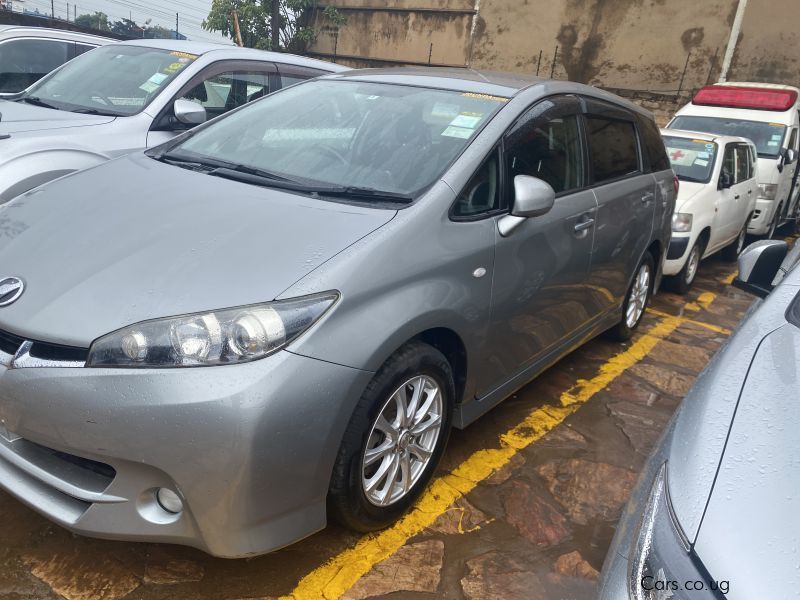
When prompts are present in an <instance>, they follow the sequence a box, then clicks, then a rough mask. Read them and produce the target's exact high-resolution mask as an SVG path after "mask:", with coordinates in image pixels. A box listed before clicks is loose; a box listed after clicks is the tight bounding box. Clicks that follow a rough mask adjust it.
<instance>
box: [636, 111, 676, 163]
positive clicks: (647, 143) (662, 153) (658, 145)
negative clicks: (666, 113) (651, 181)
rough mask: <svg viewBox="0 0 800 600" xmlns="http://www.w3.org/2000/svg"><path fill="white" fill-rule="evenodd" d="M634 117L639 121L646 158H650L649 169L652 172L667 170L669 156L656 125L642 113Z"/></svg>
mask: <svg viewBox="0 0 800 600" xmlns="http://www.w3.org/2000/svg"><path fill="white" fill-rule="evenodd" d="M636 119H637V121H638V122H639V131H640V132H641V134H642V142H643V143H644V149H645V152H646V153H647V158H648V159H649V160H650V170H651V171H653V172H654V173H658V172H659V171H666V170H668V169H669V168H670V162H669V157H668V156H667V151H666V148H664V142H663V141H662V138H661V132H659V130H658V127H657V126H656V124H655V123H654V122H653V121H652V120H651V119H648V118H647V117H645V116H643V115H636Z"/></svg>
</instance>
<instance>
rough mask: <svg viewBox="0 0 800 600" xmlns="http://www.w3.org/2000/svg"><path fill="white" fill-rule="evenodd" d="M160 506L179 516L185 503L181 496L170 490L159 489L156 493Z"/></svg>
mask: <svg viewBox="0 0 800 600" xmlns="http://www.w3.org/2000/svg"><path fill="white" fill-rule="evenodd" d="M156 500H158V504H159V505H160V506H161V508H163V509H164V510H165V511H167V512H171V513H173V514H178V513H179V512H181V511H182V510H183V501H182V500H181V498H180V496H178V494H176V493H175V492H173V491H172V490H171V489H169V488H158V491H157V492H156Z"/></svg>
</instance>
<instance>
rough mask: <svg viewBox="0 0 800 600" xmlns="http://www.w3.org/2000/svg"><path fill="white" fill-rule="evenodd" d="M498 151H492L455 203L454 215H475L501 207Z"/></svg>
mask: <svg viewBox="0 0 800 600" xmlns="http://www.w3.org/2000/svg"><path fill="white" fill-rule="evenodd" d="M499 162H500V161H499V159H498V155H497V152H494V153H492V155H491V156H490V157H489V159H488V160H487V161H486V162H484V163H483V165H482V166H481V168H480V169H478V171H477V172H476V173H475V175H473V176H472V179H470V181H469V183H468V184H467V185H466V186H465V187H464V189H463V190H461V193H460V194H459V195H458V199H457V200H456V203H455V204H454V205H453V216H454V217H473V216H475V215H480V214H483V213H488V212H491V211H493V210H497V209H498V208H499V205H500V203H499V199H500V169H499V168H498V167H499Z"/></svg>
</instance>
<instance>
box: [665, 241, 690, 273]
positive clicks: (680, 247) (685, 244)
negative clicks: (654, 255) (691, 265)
mask: <svg viewBox="0 0 800 600" xmlns="http://www.w3.org/2000/svg"><path fill="white" fill-rule="evenodd" d="M693 243H694V242H693V240H692V239H691V234H689V233H673V234H672V238H671V239H670V242H669V246H668V247H667V258H666V260H665V261H664V275H677V274H678V273H680V272H681V269H682V268H683V265H685V264H686V259H687V258H688V256H689V248H691V247H692V245H693Z"/></svg>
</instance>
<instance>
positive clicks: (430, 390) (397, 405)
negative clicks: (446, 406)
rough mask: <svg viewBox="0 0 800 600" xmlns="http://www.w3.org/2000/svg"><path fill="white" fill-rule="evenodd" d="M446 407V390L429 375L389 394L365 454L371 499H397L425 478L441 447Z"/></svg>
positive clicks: (364, 481) (364, 480)
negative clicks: (433, 457)
mask: <svg viewBox="0 0 800 600" xmlns="http://www.w3.org/2000/svg"><path fill="white" fill-rule="evenodd" d="M442 411H443V402H442V392H441V390H440V388H439V385H438V384H437V383H436V381H435V380H434V379H433V378H432V377H429V376H427V375H417V376H414V377H412V378H410V379H408V380H407V381H406V382H405V383H403V384H402V385H401V386H400V387H398V388H397V389H396V390H395V391H394V393H393V394H392V395H391V396H390V397H389V399H388V400H387V401H386V403H385V404H384V405H383V407H382V408H381V410H380V413H378V418H377V419H376V420H375V423H374V424H373V425H372V429H371V430H370V432H369V436H368V437H367V447H366V450H365V451H364V455H363V457H362V459H361V488H362V490H363V491H364V494H365V496H366V498H367V500H368V501H369V502H370V503H371V504H374V505H376V506H389V505H391V504H394V503H395V502H397V501H398V500H401V499H402V498H404V497H405V496H406V495H407V494H408V493H409V491H410V490H411V488H412V487H413V486H414V484H415V483H416V482H417V481H418V480H419V478H420V476H421V475H422V474H423V473H424V471H425V469H426V467H427V466H428V464H429V463H430V461H431V458H432V456H433V453H434V451H435V449H436V443H437V441H438V439H439V435H440V433H441V430H442V422H443V413H442Z"/></svg>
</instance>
